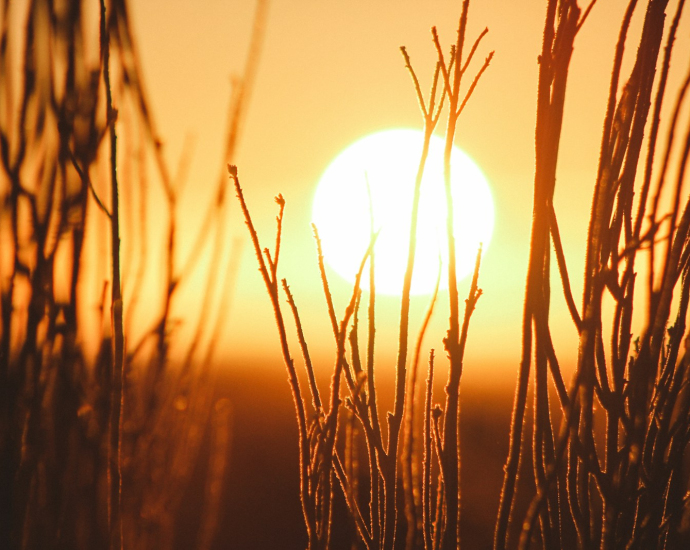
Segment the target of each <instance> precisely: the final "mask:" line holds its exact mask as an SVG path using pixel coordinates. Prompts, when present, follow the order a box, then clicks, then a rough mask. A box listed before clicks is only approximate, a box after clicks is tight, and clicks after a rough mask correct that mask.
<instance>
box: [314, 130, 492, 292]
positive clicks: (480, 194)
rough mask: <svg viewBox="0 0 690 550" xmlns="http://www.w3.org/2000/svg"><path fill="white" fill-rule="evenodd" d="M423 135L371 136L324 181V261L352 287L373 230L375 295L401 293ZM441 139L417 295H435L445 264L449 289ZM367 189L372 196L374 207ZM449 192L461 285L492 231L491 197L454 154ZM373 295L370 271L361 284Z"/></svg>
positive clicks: (477, 173) (430, 169)
mask: <svg viewBox="0 0 690 550" xmlns="http://www.w3.org/2000/svg"><path fill="white" fill-rule="evenodd" d="M422 142H423V134H422V132H420V131H418V130H407V129H393V130H385V131H382V132H377V133H375V134H371V135H369V136H366V137H364V138H362V139H360V140H358V141H356V142H355V143H353V144H352V145H350V146H349V147H347V148H346V149H345V150H344V151H342V152H341V153H340V154H339V155H338V156H337V157H336V158H335V159H334V160H333V161H332V162H331V164H330V165H329V166H328V168H327V169H326V171H325V172H324V174H323V176H322V177H321V180H320V181H319V184H318V187H317V190H316V195H315V197H314V203H313V209H312V221H313V222H314V224H315V225H316V227H317V229H318V231H319V235H320V237H321V240H322V245H323V251H324V257H325V260H326V263H327V264H328V265H330V267H332V268H333V270H335V271H336V272H337V273H338V274H339V275H341V276H342V277H344V278H345V279H346V280H348V281H350V282H354V280H355V276H356V274H357V270H358V268H359V265H360V263H361V261H362V258H363V256H364V254H365V252H366V250H367V248H368V246H369V241H370V228H371V224H370V219H371V218H370V214H371V211H370V204H371V205H372V207H373V225H374V231H380V233H379V236H378V239H377V241H376V246H375V252H376V257H375V284H376V291H377V292H381V293H384V294H399V293H400V292H401V290H402V285H403V277H404V273H405V266H406V264H407V253H408V239H409V232H410V212H411V209H412V195H413V191H414V180H415V175H416V173H417V167H418V165H419V159H420V155H421V150H422ZM443 148H444V140H443V139H442V138H440V137H437V136H434V137H433V138H432V141H431V144H430V150H429V156H428V159H427V162H426V167H425V170H424V177H423V178H422V189H421V199H420V210H419V224H418V230H417V252H416V257H415V269H414V275H413V279H412V293H413V294H428V293H431V292H432V291H433V288H434V285H435V283H436V278H437V274H438V269H439V255H440V257H441V261H442V263H443V268H442V269H443V273H442V275H441V288H442V289H443V288H447V267H446V265H447V257H448V245H447V238H446V217H447V216H446V199H445V190H444V183H443ZM369 190H370V192H371V201H370V198H369V197H370V195H369ZM451 190H452V196H453V209H454V215H453V219H454V228H455V229H454V235H455V240H456V256H457V274H458V279H460V278H462V277H465V276H467V275H468V274H470V273H471V271H472V269H473V267H474V261H475V258H476V254H477V250H478V247H479V244H480V243H483V250H484V252H486V250H487V248H488V245H489V241H490V240H491V233H492V230H493V225H494V209H493V200H492V198H491V192H490V190H489V185H488V183H487V180H486V178H485V177H484V174H482V172H481V170H480V169H479V167H478V166H477V165H476V164H475V163H474V162H473V161H472V159H471V158H470V157H469V156H467V155H466V154H465V153H464V152H463V151H462V150H460V149H459V148H457V147H453V152H452V155H451ZM362 288H363V289H364V290H368V288H369V277H368V270H366V272H365V274H364V275H363V277H362Z"/></svg>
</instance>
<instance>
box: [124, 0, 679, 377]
mask: <svg viewBox="0 0 690 550" xmlns="http://www.w3.org/2000/svg"><path fill="white" fill-rule="evenodd" d="M460 4H461V2H459V1H454V2H449V1H443V2H441V1H439V0H429V1H427V2H420V1H418V0H405V1H392V0H378V1H376V2H371V1H364V0H349V1H347V2H345V1H340V2H317V1H315V0H282V1H281V0H278V1H274V2H272V3H271V5H270V8H269V16H268V24H267V29H266V42H265V45H264V50H263V56H262V59H261V64H260V67H259V73H258V77H257V81H256V84H255V89H254V95H253V97H252V99H251V106H250V109H249V113H248V117H247V119H246V124H245V128H244V132H243V134H242V136H241V144H240V148H239V152H238V156H237V158H236V162H237V164H238V167H239V174H240V178H241V181H242V183H243V187H244V189H245V194H246V198H247V200H248V202H249V206H250V209H251V210H252V213H253V215H254V217H255V222H256V225H257V228H258V230H259V233H260V236H261V237H262V241H263V244H264V245H270V246H271V247H272V246H273V240H274V233H273V231H274V216H275V211H274V206H275V205H274V202H273V196H274V195H276V194H278V193H282V194H283V195H284V196H285V198H286V200H287V207H286V222H285V233H284V248H283V252H282V256H281V257H282V262H281V268H280V273H281V274H282V276H284V277H286V278H287V279H288V282H289V284H290V285H291V288H292V290H293V292H294V295H295V299H296V300H297V303H298V305H299V306H300V310H301V314H302V316H303V318H304V321H305V330H306V332H307V338H308V340H309V341H310V342H311V347H312V350H313V351H314V352H315V353H316V354H317V355H318V356H319V357H320V360H321V362H322V364H324V365H325V366H327V367H329V368H330V366H331V363H330V358H331V355H330V350H332V349H333V348H332V347H331V343H332V335H331V334H330V333H329V332H330V331H329V330H326V329H327V328H328V326H329V325H328V323H327V318H326V315H325V311H326V310H325V305H324V301H323V298H322V294H321V293H320V291H319V289H320V283H319V279H318V273H317V268H316V263H315V252H314V246H313V241H312V238H311V231H310V227H309V215H310V209H311V200H312V196H313V193H314V190H315V186H316V184H317V182H318V179H319V176H320V174H321V173H322V172H323V171H324V170H325V169H326V167H327V165H328V163H329V162H330V161H331V160H332V158H333V157H335V155H337V154H338V153H339V152H340V151H341V150H342V149H343V148H344V147H346V146H347V145H349V144H350V143H351V142H353V141H354V140H356V139H358V138H360V137H362V136H364V135H366V134H368V133H370V132H373V131H377V130H382V129H386V128H391V127H413V128H419V127H421V116H420V114H419V110H418V107H417V104H416V99H415V95H414V92H413V89H412V86H411V83H410V79H409V75H408V73H407V72H406V70H405V68H404V65H403V62H402V57H401V55H400V52H399V49H398V48H399V46H401V45H405V46H406V47H407V49H408V52H409V54H410V56H411V58H412V63H413V65H414V67H415V68H416V69H417V71H418V74H419V76H420V79H421V80H422V85H423V88H424V89H426V88H427V84H428V82H429V80H430V76H431V72H432V70H433V64H434V62H435V51H434V48H433V44H432V42H431V35H430V32H429V29H430V27H431V26H432V25H436V26H437V28H438V30H439V34H440V36H441V40H442V43H444V44H447V45H449V44H450V43H451V42H453V41H454V39H455V28H456V25H457V19H458V16H459V11H460ZM626 4H627V1H621V0H615V1H611V0H600V1H599V4H597V5H596V6H595V8H594V10H593V12H592V14H591V16H590V19H589V20H588V22H587V23H586V24H585V26H584V28H583V29H582V31H581V34H580V35H579V37H578V39H577V41H576V50H575V54H574V57H573V62H572V70H571V76H570V87H569V91H568V95H567V103H566V107H567V112H566V117H565V127H564V133H563V139H562V145H561V152H562V154H561V158H560V161H559V176H558V184H557V189H556V199H555V200H556V208H557V212H558V215H559V223H560V226H561V232H562V237H563V241H564V246H565V248H566V256H567V260H568V264H569V267H570V272H571V280H572V284H573V292H574V295H575V299H576V302H577V303H579V302H580V293H581V283H580V281H579V279H580V276H579V275H580V273H581V272H582V266H583V256H584V246H585V234H586V227H587V218H588V213H589V203H590V199H591V189H592V184H593V181H594V174H595V171H596V160H597V152H598V146H599V140H600V132H601V123H602V120H603V114H604V108H605V99H606V92H607V90H608V79H609V72H610V67H611V63H612V53H613V47H614V45H615V41H616V37H617V32H618V28H619V22H620V17H621V14H622V12H623V10H624V8H625V5H626ZM130 7H131V12H132V19H133V23H134V29H135V32H136V35H137V38H138V45H139V49H140V53H141V56H142V60H143V68H144V75H145V78H146V86H147V89H148V91H149V94H150V97H151V102H152V105H153V109H154V115H155V116H156V118H157V120H158V123H159V128H160V133H161V135H162V137H163V138H164V141H165V146H166V155H167V157H168V160H169V161H170V162H171V164H172V165H174V164H175V162H176V159H177V158H178V157H179V156H180V154H181V151H182V147H183V143H184V139H185V136H189V135H191V136H192V137H193V142H194V154H193V157H192V163H191V167H190V181H189V184H188V186H187V189H188V191H190V193H191V194H190V196H189V197H187V199H186V201H187V202H188V203H189V204H190V208H191V214H190V218H194V213H195V212H197V211H198V206H195V202H198V201H200V200H201V199H199V198H198V197H199V195H202V193H200V191H201V190H203V189H211V188H212V187H213V185H214V183H215V181H216V178H217V174H218V170H219V167H220V165H221V160H222V159H221V150H222V147H223V130H224V124H225V120H226V111H227V104H228V98H229V94H230V78H231V75H233V74H239V73H240V72H241V70H242V67H243V64H244V58H245V54H246V49H247V45H248V41H249V30H250V27H251V22H252V17H253V11H254V5H253V2H247V1H244V0H224V1H223V2H221V1H217V0H213V1H207V2H204V3H203V7H201V4H194V3H190V2H185V1H182V0H173V1H166V2H161V1H160V0H138V1H136V2H131V3H130ZM544 9H545V2H543V1H539V0H523V1H521V2H515V1H514V0H484V1H477V0H476V1H475V2H473V3H472V5H471V9H470V23H469V34H470V36H471V37H474V36H476V35H477V34H478V33H479V32H480V31H481V30H482V29H483V28H484V27H485V26H486V27H488V28H489V34H488V36H487V37H486V38H485V39H484V41H483V43H482V45H481V47H480V50H479V52H478V54H479V55H478V56H477V60H481V59H483V57H484V56H485V55H486V54H488V52H489V51H490V50H495V51H496V54H495V57H494V59H493V61H492V63H491V66H490V67H489V69H488V71H487V72H486V73H485V75H484V77H483V78H482V81H481V83H480V85H479V87H478V89H477V91H476V93H475V95H474V96H473V98H472V100H471V102H470V104H469V106H468V107H467V109H466V110H465V112H464V114H463V116H462V117H461V122H460V129H459V133H458V135H457V138H456V144H457V145H459V146H460V147H462V148H463V149H464V150H465V151H466V152H467V153H469V154H470V155H471V156H472V157H473V158H474V159H475V161H476V162H477V163H478V164H479V165H480V166H481V167H482V169H483V171H484V173H485V174H486V176H487V177H488V179H489V181H490V184H491V186H492V190H493V195H494V201H495V209H496V225H495V229H494V236H493V239H492V243H491V247H490V249H489V250H488V252H487V254H486V256H485V260H484V264H483V265H482V273H481V276H480V286H481V287H482V288H483V290H484V296H483V297H482V298H481V300H480V302H479V305H478V308H477V310H476V312H475V315H474V317H473V321H472V326H471V329H470V344H469V346H468V351H467V359H466V365H467V366H466V371H465V372H466V376H470V377H472V376H474V375H478V376H483V374H482V373H483V372H486V370H485V369H488V368H494V366H495V367H496V368H497V369H498V370H497V371H496V372H497V373H498V374H499V378H501V379H504V378H505V379H506V382H507V383H510V384H512V383H513V376H512V373H513V372H514V371H515V367H516V365H517V362H518V360H519V341H520V318H521V312H522V302H523V287H524V278H525V272H526V262H527V250H528V236H529V228H530V221H531V208H532V178H533V165H534V151H533V143H534V121H535V99H536V77H537V55H538V53H539V49H540V44H541V29H542V25H543V18H544ZM640 19H641V14H637V17H636V21H637V23H639V20H640ZM688 23H690V22H689V21H688V16H687V14H686V17H685V18H684V21H683V22H682V24H683V27H682V28H681V30H680V31H679V36H681V37H685V36H687V35H688V32H687V29H688ZM635 28H639V25H638V26H637V27H635ZM683 29H685V30H683ZM677 48H678V52H685V53H687V51H688V49H689V48H690V46H689V44H688V41H687V40H686V39H682V40H681V41H679V42H678V44H677ZM628 52H629V53H628V61H630V58H631V57H632V54H633V53H634V47H633V46H632V45H631V46H630V47H629V48H628ZM676 58H681V55H680V53H676ZM684 71H685V67H683V66H680V64H679V63H676V65H675V66H674V71H673V74H672V82H675V83H677V82H678V80H679V79H680V77H682V74H683V72H684ZM671 89H674V87H673V86H672V87H671ZM669 98H671V99H673V96H669ZM671 99H669V100H667V104H670V103H671ZM442 128H443V127H442V126H441V128H440V131H442ZM232 209H233V212H232V216H233V222H232V223H233V233H234V234H236V235H241V236H242V237H243V238H245V237H246V231H245V228H244V226H243V225H242V223H241V220H240V218H239V215H240V213H239V210H238V208H237V204H236V201H234V202H233V204H232ZM247 245H248V241H247ZM554 275H555V278H554V279H553V284H552V288H553V295H554V298H553V306H552V326H553V327H555V328H556V330H555V345H556V350H557V352H559V355H560V356H561V360H562V361H563V362H564V363H567V362H568V358H571V359H570V360H571V361H572V360H573V359H574V358H575V357H576V345H577V343H576V333H575V330H574V328H573V326H572V322H571V321H570V318H569V316H568V313H567V311H566V308H565V305H564V302H563V299H562V297H561V293H560V281H559V280H558V278H557V275H556V274H555V273H554ZM331 283H332V289H333V292H334V298H335V300H336V307H337V308H338V311H341V312H342V310H343V309H344V307H345V303H346V300H347V297H348V295H349V289H348V287H347V285H346V284H345V283H344V282H341V281H340V280H339V279H338V278H337V276H336V275H335V274H333V275H332V278H331ZM460 288H461V293H462V294H463V295H465V294H466V292H467V288H468V282H467V281H463V282H462V283H461V285H460ZM378 303H379V313H380V321H379V324H378V333H377V336H378V342H379V343H378V349H379V352H380V353H381V354H382V356H383V357H392V356H393V355H394V353H395V342H396V340H397V337H396V327H397V323H398V318H397V317H398V309H399V306H398V302H397V300H395V299H391V298H384V297H381V298H379V302H378ZM425 308H426V300H425V299H416V300H415V301H414V302H413V310H414V314H415V315H416V317H413V318H414V319H420V318H421V315H422V312H423V311H424V309H425ZM446 319H447V300H445V299H441V300H440V302H439V304H438V308H437V310H436V314H435V320H434V323H433V324H432V326H431V327H430V330H429V333H428V337H427V346H426V347H427V348H428V347H435V348H436V349H437V350H438V351H439V352H440V350H441V348H442V344H441V338H442V337H443V335H444V333H445V330H446V328H445V327H446ZM416 325H417V322H415V323H414V324H413V327H416ZM227 329H228V330H227V334H226V336H225V338H224V340H225V342H226V344H225V345H224V346H223V349H222V350H221V351H222V354H223V355H224V356H226V357H229V358H231V359H242V358H245V357H248V356H250V355H251V356H253V357H255V358H258V359H265V360H271V361H274V360H275V361H280V358H279V348H278V340H277V336H276V331H275V328H274V326H273V317H272V312H271V310H270V307H269V300H268V296H267V295H266V293H265V290H264V288H263V282H262V281H261V279H260V277H259V274H258V272H257V265H256V262H255V258H254V257H253V253H252V251H251V250H250V249H249V246H246V247H245V249H244V254H243V257H242V262H241V268H240V274H239V278H238V281H237V287H236V294H235V299H234V302H233V305H232V310H231V312H230V317H229V321H228V324H227ZM413 330H416V329H415V328H413ZM319 342H321V343H322V344H321V345H319ZM324 343H325V344H327V345H326V346H325V345H323V344H324ZM294 353H295V355H299V352H298V350H297V348H295V349H294Z"/></svg>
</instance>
